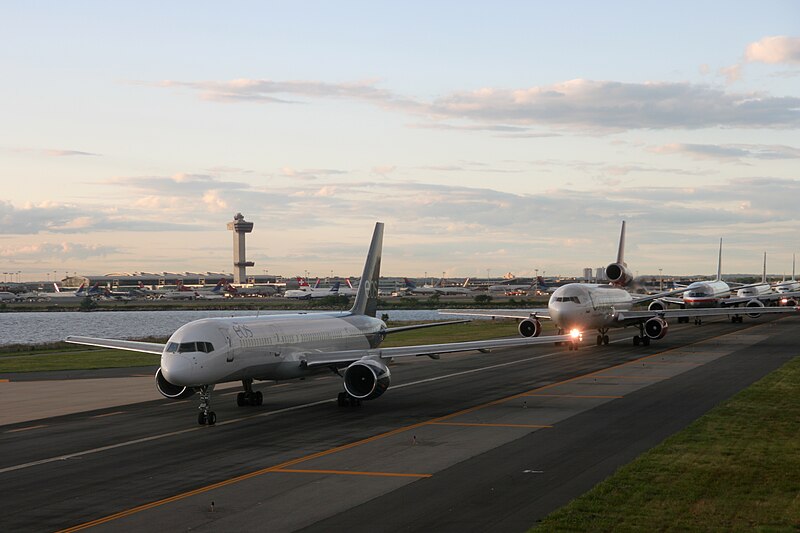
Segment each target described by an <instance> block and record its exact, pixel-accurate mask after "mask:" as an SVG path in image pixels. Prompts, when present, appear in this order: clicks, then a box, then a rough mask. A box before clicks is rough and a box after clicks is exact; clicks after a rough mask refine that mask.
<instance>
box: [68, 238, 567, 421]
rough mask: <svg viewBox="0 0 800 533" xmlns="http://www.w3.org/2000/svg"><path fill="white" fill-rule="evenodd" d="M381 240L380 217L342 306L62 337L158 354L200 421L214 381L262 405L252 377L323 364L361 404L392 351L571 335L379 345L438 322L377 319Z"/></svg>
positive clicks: (173, 391)
mask: <svg viewBox="0 0 800 533" xmlns="http://www.w3.org/2000/svg"><path fill="white" fill-rule="evenodd" d="M382 247H383V223H381V222H378V223H377V224H376V225H375V231H374V233H373V235H372V242H371V244H370V248H369V253H368V254H367V260H366V263H365V265H364V271H363V274H362V276H361V282H360V283H359V286H358V293H357V295H356V299H355V303H354V304H353V308H352V309H350V311H347V312H335V313H293V314H286V315H270V316H250V317H230V318H204V319H200V320H195V321H194V322H190V323H188V324H186V325H184V326H181V327H180V328H178V330H177V331H175V333H173V334H172V336H171V337H170V338H169V340H168V342H167V344H156V343H148V342H136V341H127V340H114V339H97V338H91V337H73V336H70V337H67V339H66V341H67V342H71V343H75V344H87V345H90V346H101V347H105V348H116V349H122V350H131V351H136V352H145V353H152V354H158V355H161V367H160V368H159V369H158V371H157V372H156V376H155V379H156V387H157V388H158V391H159V392H160V393H161V394H162V395H164V396H166V397H167V398H172V399H180V398H186V397H188V396H191V395H192V394H194V393H195V392H197V391H199V392H200V408H199V409H200V413H199V414H198V417H197V421H198V423H200V424H203V425H205V424H208V425H213V424H214V423H215V422H216V419H217V417H216V414H215V413H214V411H212V410H211V393H212V391H213V389H214V385H216V384H218V383H225V382H230V381H241V382H242V385H243V387H244V392H241V393H239V394H238V396H237V404H238V405H240V406H242V405H261V403H262V401H263V397H262V394H261V391H253V381H254V380H281V379H293V378H301V377H305V376H308V375H310V374H313V373H316V372H320V371H326V370H327V371H333V372H334V373H336V374H338V375H340V376H341V377H342V381H343V384H344V392H341V393H339V398H338V401H339V405H359V404H360V403H361V401H362V400H371V399H374V398H377V397H379V396H380V395H382V394H383V393H384V392H386V389H387V388H389V384H390V381H391V374H390V372H389V367H388V366H387V363H388V362H389V361H390V360H391V359H392V358H394V357H409V356H420V355H427V356H429V357H431V358H433V359H438V355H439V354H443V353H452V352H463V351H471V350H489V349H492V348H501V347H508V346H530V345H534V344H545V343H552V342H554V341H556V342H563V341H569V340H570V337H569V336H566V335H564V336H548V337H540V338H520V337H515V338H509V339H493V340H484V341H469V342H456V343H448V344H429V345H418V346H405V347H396V348H379V346H380V343H381V342H382V341H383V339H384V338H385V337H386V335H389V334H392V333H396V332H398V331H407V330H410V329H416V328H422V327H430V326H436V325H441V324H442V323H434V324H418V325H411V326H401V327H396V328H387V327H386V324H385V323H384V322H383V321H382V320H379V319H377V318H375V311H376V308H377V305H378V282H379V280H380V265H381V255H382ZM341 369H344V370H343V371H340V370H341Z"/></svg>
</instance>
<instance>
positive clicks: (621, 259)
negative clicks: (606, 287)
mask: <svg viewBox="0 0 800 533" xmlns="http://www.w3.org/2000/svg"><path fill="white" fill-rule="evenodd" d="M617 263H618V264H620V265H624V264H625V221H624V220H623V221H622V229H621V230H620V232H619V249H618V250H617Z"/></svg>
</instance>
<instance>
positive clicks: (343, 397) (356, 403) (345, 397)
mask: <svg viewBox="0 0 800 533" xmlns="http://www.w3.org/2000/svg"><path fill="white" fill-rule="evenodd" d="M336 403H338V404H339V407H361V400H360V399H359V398H354V397H353V396H350V395H349V394H347V393H346V392H340V393H339V396H337V397H336Z"/></svg>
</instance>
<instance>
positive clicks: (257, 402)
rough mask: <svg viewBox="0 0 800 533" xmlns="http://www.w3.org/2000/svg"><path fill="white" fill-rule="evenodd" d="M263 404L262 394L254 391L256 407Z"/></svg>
mask: <svg viewBox="0 0 800 533" xmlns="http://www.w3.org/2000/svg"><path fill="white" fill-rule="evenodd" d="M263 403H264V394H263V393H262V392H261V391H260V390H259V391H256V405H261V404H263Z"/></svg>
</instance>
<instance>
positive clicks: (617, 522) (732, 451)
mask: <svg viewBox="0 0 800 533" xmlns="http://www.w3.org/2000/svg"><path fill="white" fill-rule="evenodd" d="M535 531H548V532H549V531H593V532H601V531H614V532H619V531H648V532H649V531H680V532H684V531H769V532H773V531H776V532H777V531H794V532H797V531H800V358H794V359H793V360H792V361H790V362H788V363H787V364H785V365H784V366H783V367H782V368H780V369H778V370H776V371H775V372H773V373H771V374H770V375H768V376H766V377H764V378H763V379H761V380H760V381H758V382H757V383H755V384H753V385H752V386H750V387H748V388H747V389H745V390H743V391H741V392H740V393H738V394H737V395H736V396H734V397H733V398H731V399H730V400H728V401H726V402H724V403H722V404H720V405H719V406H717V407H715V408H714V409H712V410H711V411H709V412H708V413H707V414H706V415H704V416H703V417H701V418H699V419H698V420H696V421H695V422H693V423H692V424H691V425H689V426H688V427H687V428H686V429H684V430H683V431H681V432H679V433H677V434H675V435H673V436H671V437H669V438H668V439H666V440H665V441H664V442H663V443H661V444H660V445H658V446H657V447H655V448H653V449H652V450H650V451H648V452H646V453H644V454H642V455H641V456H640V457H638V458H637V459H636V460H635V461H633V462H632V463H630V464H628V465H626V466H624V467H622V468H620V469H619V470H617V472H616V473H615V474H614V475H613V476H611V477H609V478H608V479H606V480H605V481H603V482H602V483H600V484H598V485H597V486H596V487H594V488H593V489H592V490H591V491H589V492H587V493H586V494H584V495H583V496H580V497H579V498H576V499H575V500H573V501H572V502H571V503H569V504H568V505H566V506H565V507H562V508H561V509H559V510H557V511H555V512H554V513H552V514H550V515H549V516H547V517H546V518H545V519H544V520H543V521H542V522H540V524H538V525H537V527H536V528H535Z"/></svg>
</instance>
